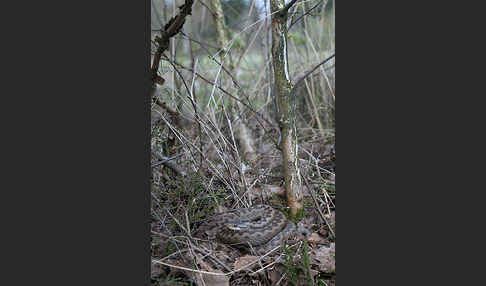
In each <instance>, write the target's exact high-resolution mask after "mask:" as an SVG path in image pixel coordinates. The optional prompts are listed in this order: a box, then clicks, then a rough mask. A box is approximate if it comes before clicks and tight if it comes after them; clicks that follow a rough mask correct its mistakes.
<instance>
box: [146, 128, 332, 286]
mask: <svg viewBox="0 0 486 286" xmlns="http://www.w3.org/2000/svg"><path fill="white" fill-rule="evenodd" d="M194 126H195V125H194ZM249 127H250V129H251V130H252V133H253V135H254V136H255V138H258V139H257V140H256V141H255V145H256V147H257V148H256V150H257V153H258V159H256V160H255V161H253V162H251V163H246V164H244V163H241V159H239V157H238V154H236V155H235V152H233V151H234V150H235V149H231V148H230V147H224V146H226V145H224V144H223V145H218V142H219V141H218V140H217V139H218V138H216V137H217V136H213V138H210V137H211V136H201V137H200V140H199V139H195V138H197V136H194V134H195V131H194V130H197V128H195V127H194V128H192V131H191V132H192V133H191V132H185V133H184V132H181V133H180V134H178V135H177V136H176V137H177V138H186V139H187V142H189V141H190V140H193V141H192V142H193V144H194V146H193V147H191V146H190V145H191V144H190V143H187V142H186V143H187V144H179V145H178V144H174V146H169V147H167V144H168V143H167V142H170V139H171V136H172V137H173V136H174V135H173V134H172V133H171V132H169V131H168V130H169V128H167V127H164V126H162V125H161V126H159V127H156V128H154V129H153V134H152V136H153V142H152V148H153V150H154V149H155V150H157V149H158V150H164V149H165V150H167V148H169V149H171V150H172V155H174V154H182V155H180V157H178V158H177V159H174V160H173V161H172V162H173V164H174V165H176V166H178V167H177V168H179V170H183V172H182V175H181V173H180V172H175V171H174V170H173V169H171V168H168V167H167V166H168V165H166V164H161V165H159V166H157V167H154V168H153V178H152V179H153V181H152V184H151V196H152V207H151V212H152V222H151V245H152V246H151V252H152V285H221V286H223V285H319V286H323V285H335V274H336V273H335V242H336V235H335V234H336V229H335V209H336V207H335V195H336V189H335V172H336V167H335V152H334V150H335V149H334V135H333V134H332V132H331V131H332V130H330V132H329V135H328V136H327V137H326V138H325V139H323V138H322V136H318V135H316V134H319V132H317V131H316V130H315V129H313V128H310V127H307V128H304V127H302V126H301V127H302V128H299V130H298V133H299V141H301V142H299V160H300V161H299V169H300V175H301V178H302V186H301V188H302V191H303V194H304V199H303V202H304V211H303V213H301V214H300V216H299V220H300V222H301V223H302V224H303V225H304V226H305V227H306V228H307V229H308V230H309V234H308V235H307V236H306V237H304V238H301V239H300V240H297V241H293V243H292V244H286V245H283V246H282V247H281V248H280V249H277V250H275V251H273V252H269V253H266V254H264V255H258V254H255V253H245V252H241V251H240V250H238V249H235V248H232V247H230V246H227V245H222V244H219V243H216V242H212V243H211V244H202V243H200V242H198V241H196V240H195V239H194V238H193V237H192V234H193V233H194V231H195V230H196V229H197V227H198V226H199V224H200V221H201V220H203V219H204V218H205V217H208V216H211V215H212V214H215V213H218V212H222V211H226V210H232V209H236V208H241V207H247V206H251V205H256V204H261V203H263V204H267V205H270V206H272V207H274V208H276V209H279V210H281V211H282V212H283V213H284V214H287V211H288V210H287V208H286V203H285V195H284V192H283V182H284V180H283V179H284V176H283V168H282V158H281V152H280V151H279V150H278V149H277V148H276V147H275V146H276V145H275V142H273V141H272V140H270V139H269V138H270V136H269V135H268V134H263V133H261V132H260V133H259V131H258V126H257V125H254V126H249ZM223 129H224V128H222V130H223ZM226 130H227V129H226ZM223 133H224V132H221V133H220V137H221V138H223V137H227V138H231V134H228V135H223ZM171 134H172V135H171ZM183 135H185V136H183ZM191 136H193V137H191ZM272 136H274V135H272ZM189 138H192V139H189ZM186 139H182V141H184V140H186ZM300 139H302V140H300ZM228 140H229V141H231V139H228ZM216 145H217V146H219V147H218V148H216V147H215V146H216ZM229 145H230V146H231V144H229ZM222 146H223V147H222ZM235 146H236V145H235ZM198 148H201V149H202V151H203V152H202V154H204V157H203V159H201V157H200V156H198V155H197V152H194V151H191V150H193V149H198ZM224 148H228V149H226V150H221V149H224ZM231 150H233V151H231ZM160 152H162V151H160ZM165 153H167V152H165ZM159 160H160V158H156V156H154V157H153V163H155V162H157V161H159ZM178 173H179V174H178Z"/></svg>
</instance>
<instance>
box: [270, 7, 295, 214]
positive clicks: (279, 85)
mask: <svg viewBox="0 0 486 286" xmlns="http://www.w3.org/2000/svg"><path fill="white" fill-rule="evenodd" d="M293 2H294V3H295V1H293ZM284 8H285V9H284ZM288 8H289V7H285V2H284V0H270V10H271V12H272V60H273V75H274V88H275V96H276V99H277V107H278V109H279V110H278V122H279V126H280V131H281V141H280V147H281V149H282V157H283V170H284V177H285V184H284V188H285V194H286V198H287V205H288V206H289V208H290V215H291V216H292V217H295V216H297V214H298V213H299V211H301V210H302V189H301V181H300V174H299V168H298V165H297V164H298V159H297V150H298V144H297V132H296V131H297V130H296V125H295V93H291V90H292V84H291V83H290V79H289V66H288V61H287V58H288V55H287V11H288ZM279 11H280V12H279Z"/></svg>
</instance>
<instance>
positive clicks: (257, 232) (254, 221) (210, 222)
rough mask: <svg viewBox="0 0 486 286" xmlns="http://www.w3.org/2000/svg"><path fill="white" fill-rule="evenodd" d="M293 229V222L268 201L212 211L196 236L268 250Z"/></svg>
mask: <svg viewBox="0 0 486 286" xmlns="http://www.w3.org/2000/svg"><path fill="white" fill-rule="evenodd" d="M294 230H295V225H294V224H293V223H292V222H290V221H288V220H287V218H286V217H285V215H284V214H283V213H282V212H280V211H278V210H276V209H273V208H272V207H270V206H268V205H257V206H254V207H250V208H241V209H234V210H230V211H226V212H223V213H218V214H215V215H213V216H211V217H209V218H208V219H206V221H205V222H204V223H203V224H202V225H201V226H200V227H199V229H198V231H197V232H196V235H195V236H199V237H201V236H207V237H208V238H209V239H216V240H217V241H219V242H221V243H225V244H230V245H240V246H243V247H245V246H249V245H248V244H250V245H251V246H252V247H259V248H260V249H262V250H267V249H268V248H272V247H275V246H277V245H279V244H280V243H281V242H282V240H283V239H285V238H286V237H287V235H288V234H289V233H290V232H292V231H294Z"/></svg>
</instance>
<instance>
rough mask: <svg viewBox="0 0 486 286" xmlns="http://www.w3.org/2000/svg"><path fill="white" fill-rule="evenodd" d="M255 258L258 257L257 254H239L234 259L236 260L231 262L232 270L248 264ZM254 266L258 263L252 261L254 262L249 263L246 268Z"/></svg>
mask: <svg viewBox="0 0 486 286" xmlns="http://www.w3.org/2000/svg"><path fill="white" fill-rule="evenodd" d="M257 259H258V256H253V255H245V256H241V257H239V258H237V259H236V261H235V262H234V264H233V268H234V270H237V269H241V268H242V267H244V266H245V265H248V264H250V263H252V262H254V261H255V260H257ZM255 266H258V263H254V264H252V265H250V266H249V267H248V269H252V268H254V267H255Z"/></svg>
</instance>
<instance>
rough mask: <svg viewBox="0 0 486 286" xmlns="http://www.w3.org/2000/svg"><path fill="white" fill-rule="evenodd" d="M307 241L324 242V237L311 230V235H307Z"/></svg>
mask: <svg viewBox="0 0 486 286" xmlns="http://www.w3.org/2000/svg"><path fill="white" fill-rule="evenodd" d="M307 241H308V242H311V243H321V242H324V241H325V240H324V237H322V236H321V235H319V234H318V233H317V232H313V233H311V235H310V236H309V238H308V239H307Z"/></svg>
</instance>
